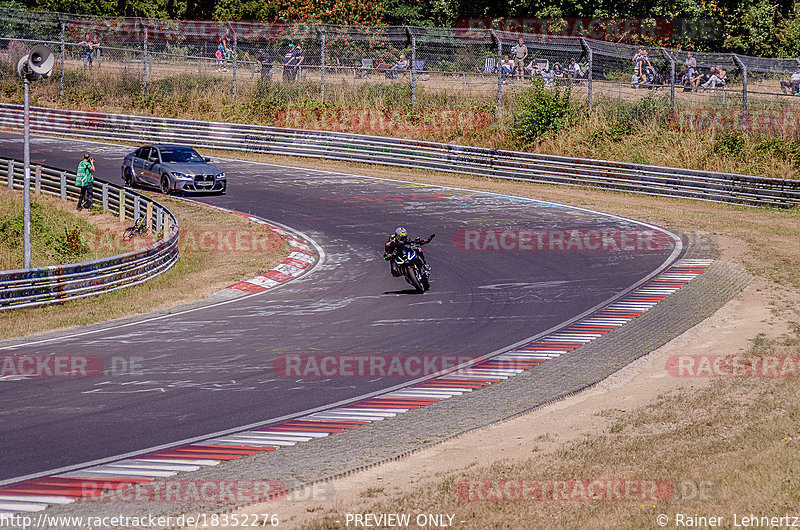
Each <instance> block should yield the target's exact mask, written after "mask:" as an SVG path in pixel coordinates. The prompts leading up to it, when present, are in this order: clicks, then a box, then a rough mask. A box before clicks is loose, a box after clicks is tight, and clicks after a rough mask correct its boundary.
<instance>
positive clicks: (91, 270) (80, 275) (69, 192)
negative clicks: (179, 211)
mask: <svg viewBox="0 0 800 530" xmlns="http://www.w3.org/2000/svg"><path fill="white" fill-rule="evenodd" d="M34 170H35V171H34ZM2 176H5V177H6V179H2ZM23 178H24V174H23V164H22V162H20V161H18V160H9V159H3V158H0V180H7V183H8V187H9V188H12V187H13V188H17V189H22V186H23ZM74 180H75V175H74V174H72V173H68V172H65V171H61V170H58V169H54V168H49V167H43V166H36V167H35V168H32V171H31V193H35V192H36V190H40V191H41V192H42V193H48V194H51V195H57V196H59V197H61V198H67V197H70V198H75V199H77V197H78V193H79V190H78V188H77V187H75V186H73V185H71V184H70V182H74ZM95 187H96V188H97V190H96V192H97V195H99V196H100V197H102V200H101V202H102V205H103V211H110V212H112V213H115V214H117V215H120V216H121V217H123V218H125V219H136V218H137V217H139V216H143V217H145V219H146V220H147V221H146V222H149V224H148V229H149V230H150V231H151V232H153V233H156V234H158V233H161V234H162V235H161V237H159V238H158V240H157V241H155V242H154V243H152V244H151V245H149V246H147V247H145V248H142V249H138V250H133V251H131V252H127V253H125V254H120V255H117V256H111V257H108V258H101V259H96V260H93V261H87V262H84V263H71V264H68V265H50V266H47V267H39V268H33V269H21V270H12V271H0V311H3V310H6V309H16V308H22V307H33V306H37V305H42V304H50V303H54V302H64V301H67V300H73V299H76V298H82V297H85V296H92V295H97V294H100V293H105V292H108V291H113V290H115V289H119V288H121V287H128V286H131V285H136V284H138V283H141V282H143V281H145V280H148V279H150V278H152V277H154V276H156V275H158V274H160V273H162V272H164V271H166V270H167V269H169V268H170V267H172V265H174V264H175V261H176V260H177V259H178V221H177V219H175V216H174V215H173V214H172V213H171V212H170V211H169V210H167V209H166V208H164V207H163V206H161V205H160V204H158V203H157V202H155V201H152V200H150V199H148V198H147V197H145V196H143V195H140V194H138V193H136V192H134V191H131V190H129V189H124V188H121V187H119V186H116V185H114V184H111V183H108V182H104V181H101V180H95ZM148 204H152V206H151V208H152V214H151V216H150V217H149V219H148V217H147V215H146V211H147V205H148ZM120 210H121V212H120Z"/></svg>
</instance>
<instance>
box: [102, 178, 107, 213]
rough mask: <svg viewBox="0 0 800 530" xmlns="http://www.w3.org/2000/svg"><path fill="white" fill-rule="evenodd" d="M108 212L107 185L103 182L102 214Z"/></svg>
mask: <svg viewBox="0 0 800 530" xmlns="http://www.w3.org/2000/svg"><path fill="white" fill-rule="evenodd" d="M107 211H108V183H107V182H103V213H106V212H107Z"/></svg>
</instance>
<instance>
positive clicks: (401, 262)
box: [394, 242, 431, 293]
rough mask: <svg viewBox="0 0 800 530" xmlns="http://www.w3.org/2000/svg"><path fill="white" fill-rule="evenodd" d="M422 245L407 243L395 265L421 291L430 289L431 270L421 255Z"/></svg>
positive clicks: (398, 254) (399, 253)
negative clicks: (427, 267) (426, 266)
mask: <svg viewBox="0 0 800 530" xmlns="http://www.w3.org/2000/svg"><path fill="white" fill-rule="evenodd" d="M420 246H421V245H419V244H417V243H410V242H409V243H406V244H405V245H403V246H402V248H401V249H400V252H398V253H397V257H396V258H395V262H394V263H395V266H396V267H397V270H398V271H399V272H400V273H401V274H402V275H403V276H404V277H405V279H406V281H407V282H408V283H410V284H411V285H413V286H414V289H416V290H417V292H419V293H423V292H425V291H427V290H428V289H430V287H431V284H430V271H428V270H427V269H426V268H425V265H424V263H423V262H422V258H421V257H420V255H419V248H420Z"/></svg>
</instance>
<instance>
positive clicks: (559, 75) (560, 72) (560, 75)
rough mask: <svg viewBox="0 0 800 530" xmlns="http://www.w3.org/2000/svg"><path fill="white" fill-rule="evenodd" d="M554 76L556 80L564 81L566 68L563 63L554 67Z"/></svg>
mask: <svg viewBox="0 0 800 530" xmlns="http://www.w3.org/2000/svg"><path fill="white" fill-rule="evenodd" d="M553 76H554V77H555V78H556V79H564V76H565V72H564V68H563V67H562V66H561V63H556V64H554V65H553Z"/></svg>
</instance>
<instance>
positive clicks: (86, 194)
mask: <svg viewBox="0 0 800 530" xmlns="http://www.w3.org/2000/svg"><path fill="white" fill-rule="evenodd" d="M93 182H94V158H92V157H90V156H89V153H84V154H83V160H81V161H80V162H78V171H77V173H75V185H76V186H78V187H79V188H80V189H81V194H80V195H78V211H79V212H80V211H81V209H82V208H86V209H87V210H89V211H91V210H92V183H93Z"/></svg>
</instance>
